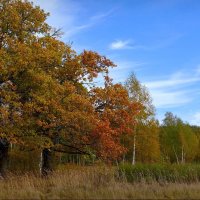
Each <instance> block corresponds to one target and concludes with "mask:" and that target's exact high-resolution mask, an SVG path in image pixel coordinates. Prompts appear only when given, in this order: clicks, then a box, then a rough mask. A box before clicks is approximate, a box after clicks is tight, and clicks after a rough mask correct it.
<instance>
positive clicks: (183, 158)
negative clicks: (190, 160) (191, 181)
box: [181, 145, 185, 164]
mask: <svg viewBox="0 0 200 200" xmlns="http://www.w3.org/2000/svg"><path fill="white" fill-rule="evenodd" d="M181 151H182V152H181V163H182V164H183V163H185V153H184V148H183V145H182V148H181Z"/></svg>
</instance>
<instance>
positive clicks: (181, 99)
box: [33, 0, 200, 125]
mask: <svg viewBox="0 0 200 200" xmlns="http://www.w3.org/2000/svg"><path fill="white" fill-rule="evenodd" d="M33 2H34V4H35V5H39V6H40V7H41V8H42V9H44V10H45V11H47V12H50V17H49V18H48V20H47V21H48V23H49V24H50V25H52V26H53V27H55V28H61V29H62V32H63V33H64V34H63V36H62V38H61V39H62V40H63V41H64V42H66V43H70V44H71V43H72V48H74V49H75V50H76V51H77V52H78V53H80V52H81V51H83V50H84V49H86V50H93V51H97V52H99V53H100V54H101V55H104V56H106V57H107V58H109V59H111V60H112V61H113V62H114V63H115V64H117V65H118V67H116V68H115V69H113V70H111V72H110V75H111V76H112V77H113V79H114V81H115V82H120V83H123V82H124V81H125V80H126V78H128V76H129V75H130V74H131V73H133V72H134V73H135V74H136V76H137V78H138V79H139V81H140V82H141V83H142V84H143V85H145V86H146V87H147V88H148V89H149V92H150V94H151V96H152V98H153V104H154V105H155V107H156V117H157V118H158V119H159V120H160V121H162V119H163V118H164V114H165V113H166V112H167V111H169V112H173V113H174V114H175V115H177V116H178V117H180V118H182V119H183V120H184V121H187V122H189V123H191V124H193V125H200V12H199V10H200V1H199V0H99V1H97V0H48V1H47V0H33Z"/></svg>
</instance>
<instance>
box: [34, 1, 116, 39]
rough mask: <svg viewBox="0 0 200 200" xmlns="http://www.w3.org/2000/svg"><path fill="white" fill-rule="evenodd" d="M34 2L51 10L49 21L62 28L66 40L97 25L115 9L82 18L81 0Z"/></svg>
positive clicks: (52, 24)
mask: <svg viewBox="0 0 200 200" xmlns="http://www.w3.org/2000/svg"><path fill="white" fill-rule="evenodd" d="M33 3H34V4H35V5H39V6H40V7H41V8H42V9H44V10H45V11H47V12H50V17H49V18H48V20H47V22H48V23H49V24H50V25H51V26H53V27H56V28H61V29H62V31H63V32H64V36H63V39H64V40H65V39H66V40H69V39H71V37H72V36H74V35H75V34H78V33H80V32H81V31H83V30H86V29H89V28H91V27H93V26H95V25H96V24H98V23H99V22H100V21H101V20H103V19H106V18H107V17H108V16H110V15H111V14H112V13H113V11H114V10H115V9H110V10H108V11H103V12H101V13H96V14H94V15H92V16H89V17H88V18H85V17H84V18H82V17H81V16H82V15H81V14H82V13H83V11H84V10H83V8H82V5H81V1H80V2H78V1H72V0H65V1H61V0H51V1H46V0H33ZM83 19H84V20H83Z"/></svg>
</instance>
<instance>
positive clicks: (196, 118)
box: [190, 112, 200, 125]
mask: <svg viewBox="0 0 200 200" xmlns="http://www.w3.org/2000/svg"><path fill="white" fill-rule="evenodd" d="M190 118H191V120H190V123H191V124H194V125H200V112H196V113H195V114H194V115H192V116H190Z"/></svg>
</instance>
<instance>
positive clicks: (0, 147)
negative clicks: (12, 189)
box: [0, 138, 9, 177]
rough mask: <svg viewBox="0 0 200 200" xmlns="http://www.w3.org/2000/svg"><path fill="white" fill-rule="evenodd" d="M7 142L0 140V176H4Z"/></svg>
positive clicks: (6, 161)
mask: <svg viewBox="0 0 200 200" xmlns="http://www.w3.org/2000/svg"><path fill="white" fill-rule="evenodd" d="M8 149H9V142H8V141H7V139H4V138H2V139H0V176H1V177H4V176H5V171H6V167H7V163H8Z"/></svg>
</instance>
